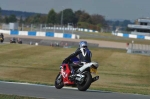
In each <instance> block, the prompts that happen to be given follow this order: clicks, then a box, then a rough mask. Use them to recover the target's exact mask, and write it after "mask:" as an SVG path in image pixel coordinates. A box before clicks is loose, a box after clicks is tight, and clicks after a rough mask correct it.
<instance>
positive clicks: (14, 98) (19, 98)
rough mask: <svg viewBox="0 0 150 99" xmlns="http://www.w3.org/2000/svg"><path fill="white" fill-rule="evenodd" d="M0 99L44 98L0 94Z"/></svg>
mask: <svg viewBox="0 0 150 99" xmlns="http://www.w3.org/2000/svg"><path fill="white" fill-rule="evenodd" d="M0 99H44V98H35V97H26V96H17V95H5V94H0Z"/></svg>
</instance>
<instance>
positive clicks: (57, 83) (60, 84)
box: [55, 73, 64, 89]
mask: <svg viewBox="0 0 150 99" xmlns="http://www.w3.org/2000/svg"><path fill="white" fill-rule="evenodd" d="M63 86H64V83H63V77H62V75H61V74H60V73H59V74H58V75H57V77H56V79H55V88H56V89H61V88H62V87H63Z"/></svg>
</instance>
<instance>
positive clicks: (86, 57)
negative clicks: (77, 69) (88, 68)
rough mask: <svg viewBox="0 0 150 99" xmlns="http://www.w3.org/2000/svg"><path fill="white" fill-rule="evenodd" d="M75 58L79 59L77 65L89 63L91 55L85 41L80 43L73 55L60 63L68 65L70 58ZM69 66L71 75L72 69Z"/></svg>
mask: <svg viewBox="0 0 150 99" xmlns="http://www.w3.org/2000/svg"><path fill="white" fill-rule="evenodd" d="M77 56H78V59H79V64H80V63H83V62H86V63H89V62H91V57H92V53H91V51H90V50H89V49H88V44H87V42H86V41H80V42H79V48H78V49H77V50H76V51H75V52H74V53H72V54H71V55H69V56H68V57H67V58H65V60H64V61H63V62H62V64H64V63H69V62H70V61H71V59H72V58H76V57H77ZM69 66H70V68H71V73H72V74H73V73H74V72H73V71H74V69H73V67H72V66H71V65H69Z"/></svg>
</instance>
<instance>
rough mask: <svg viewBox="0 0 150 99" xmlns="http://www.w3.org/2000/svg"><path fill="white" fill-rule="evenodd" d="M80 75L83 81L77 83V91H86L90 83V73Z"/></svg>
mask: <svg viewBox="0 0 150 99" xmlns="http://www.w3.org/2000/svg"><path fill="white" fill-rule="evenodd" d="M82 75H85V78H84V81H83V82H82V83H81V84H80V83H78V84H77V87H78V90H79V91H86V90H87V89H88V88H89V87H90V85H91V83H92V76H91V73H90V72H84V73H83V74H82Z"/></svg>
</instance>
